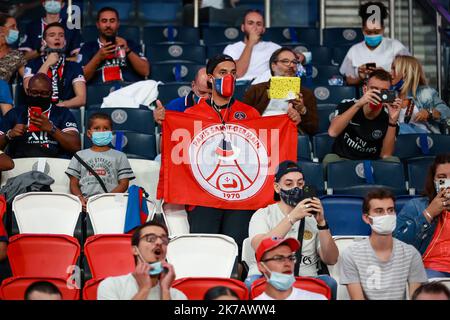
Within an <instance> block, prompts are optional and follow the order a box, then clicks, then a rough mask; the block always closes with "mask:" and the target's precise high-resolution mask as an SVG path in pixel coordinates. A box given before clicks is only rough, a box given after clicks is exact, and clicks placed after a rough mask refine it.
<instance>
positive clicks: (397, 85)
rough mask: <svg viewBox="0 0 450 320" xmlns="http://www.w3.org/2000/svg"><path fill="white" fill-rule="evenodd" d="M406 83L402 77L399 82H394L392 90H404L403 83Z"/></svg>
mask: <svg viewBox="0 0 450 320" xmlns="http://www.w3.org/2000/svg"><path fill="white" fill-rule="evenodd" d="M404 83H405V82H404V81H403V79H400V81H399V82H397V83H396V84H394V85H392V86H391V90H395V91H397V92H400V91H402V87H403V84H404Z"/></svg>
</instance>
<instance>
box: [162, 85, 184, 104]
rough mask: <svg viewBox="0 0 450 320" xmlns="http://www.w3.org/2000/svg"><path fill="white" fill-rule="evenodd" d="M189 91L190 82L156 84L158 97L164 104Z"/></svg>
mask: <svg viewBox="0 0 450 320" xmlns="http://www.w3.org/2000/svg"><path fill="white" fill-rule="evenodd" d="M190 91H191V83H190V82H176V83H166V84H164V85H159V86H158V92H159V94H158V99H159V100H161V102H162V104H163V105H165V104H167V103H169V102H170V101H172V100H173V99H176V98H179V97H183V96H185V95H187V94H188V93H189V92H190Z"/></svg>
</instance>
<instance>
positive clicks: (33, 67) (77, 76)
mask: <svg viewBox="0 0 450 320" xmlns="http://www.w3.org/2000/svg"><path fill="white" fill-rule="evenodd" d="M44 61H45V58H44V57H39V58H36V59H33V60H31V61H29V62H28V63H27V65H26V66H25V72H24V75H23V78H24V79H25V78H29V77H32V76H34V75H35V74H36V73H38V71H39V69H40V68H41V67H42V64H43V63H44ZM57 73H58V74H57ZM57 73H56V72H55V73H52V71H51V70H50V68H49V71H48V73H47V75H48V76H49V78H50V79H52V78H53V77H57V79H56V83H57V88H53V92H57V93H58V94H57V96H56V97H55V98H56V99H55V100H54V102H58V101H60V100H62V101H65V100H70V99H72V98H74V97H75V91H74V90H73V85H74V83H76V82H78V81H81V82H85V80H84V75H83V70H82V69H81V65H80V64H79V63H76V62H73V61H67V60H66V61H63V63H62V65H61V66H60V67H59V68H58V70H57Z"/></svg>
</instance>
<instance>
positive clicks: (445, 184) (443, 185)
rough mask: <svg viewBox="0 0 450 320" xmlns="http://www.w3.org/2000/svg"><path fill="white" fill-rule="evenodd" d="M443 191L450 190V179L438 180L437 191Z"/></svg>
mask: <svg viewBox="0 0 450 320" xmlns="http://www.w3.org/2000/svg"><path fill="white" fill-rule="evenodd" d="M443 189H450V179H438V181H436V191H437V192H439V191H441V190H443Z"/></svg>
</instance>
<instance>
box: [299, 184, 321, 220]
mask: <svg viewBox="0 0 450 320" xmlns="http://www.w3.org/2000/svg"><path fill="white" fill-rule="evenodd" d="M312 198H317V190H316V188H314V187H313V186H308V185H305V186H304V187H303V194H302V200H304V199H312ZM317 213H318V212H317V211H315V210H314V211H312V212H311V214H313V215H316V214H317Z"/></svg>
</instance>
